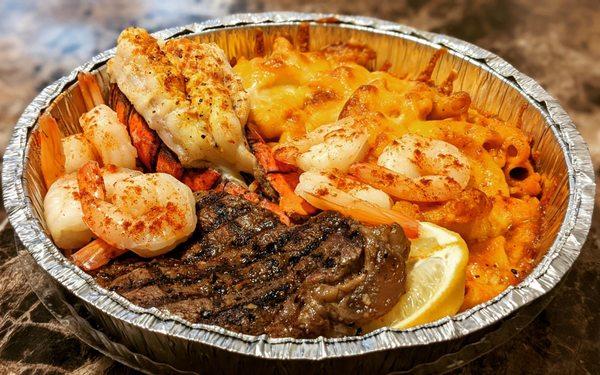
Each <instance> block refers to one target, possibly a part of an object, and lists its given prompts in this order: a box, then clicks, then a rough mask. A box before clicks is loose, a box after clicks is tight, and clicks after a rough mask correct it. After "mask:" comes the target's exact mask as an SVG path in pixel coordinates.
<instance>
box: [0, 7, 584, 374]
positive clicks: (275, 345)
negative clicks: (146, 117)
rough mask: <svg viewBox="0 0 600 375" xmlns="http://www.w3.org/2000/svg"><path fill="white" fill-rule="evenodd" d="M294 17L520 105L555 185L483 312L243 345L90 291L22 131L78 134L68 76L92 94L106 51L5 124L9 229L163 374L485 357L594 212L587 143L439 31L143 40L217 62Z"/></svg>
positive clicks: (491, 103) (314, 19) (359, 28)
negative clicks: (521, 253)
mask: <svg viewBox="0 0 600 375" xmlns="http://www.w3.org/2000/svg"><path fill="white" fill-rule="evenodd" d="M324 21H325V22H324ZM301 22H309V23H310V35H311V38H310V47H311V49H316V48H319V47H322V46H324V45H327V44H330V43H332V42H339V41H345V40H348V39H350V38H354V39H357V40H358V41H360V42H363V43H366V44H368V45H369V46H370V47H371V48H373V49H374V50H375V51H376V52H377V61H376V62H375V65H374V66H373V68H376V67H379V66H381V65H383V64H384V63H385V62H390V63H391V64H392V69H391V70H392V71H394V72H396V73H400V74H406V75H407V76H408V77H414V76H415V75H416V74H417V73H418V72H419V71H420V70H421V69H422V68H423V67H424V66H425V64H426V63H427V61H428V60H429V58H430V56H431V54H432V53H433V51H434V50H436V49H439V48H446V49H447V50H448V51H449V53H447V54H445V55H444V56H443V57H442V59H441V60H440V62H439V63H438V67H437V68H436V70H435V72H434V75H433V77H432V78H433V79H434V80H435V81H436V82H440V81H441V80H442V79H443V78H445V77H446V76H447V75H448V73H449V72H450V70H451V69H455V70H456V71H457V72H458V79H457V80H456V81H455V88H456V89H457V90H464V91H467V92H468V93H469V94H470V95H471V97H472V99H473V106H475V107H476V108H479V109H482V110H485V111H486V112H488V113H492V114H497V115H498V116H500V117H501V118H503V119H505V120H515V119H516V116H517V115H518V110H519V108H520V107H521V106H522V105H523V104H528V105H529V106H528V109H527V110H526V111H525V113H524V117H523V123H524V126H523V128H524V130H525V131H526V132H527V133H528V134H530V135H531V136H532V137H533V139H534V144H533V149H534V151H536V152H538V153H539V162H538V164H537V167H538V169H539V171H540V172H541V174H542V175H543V176H544V177H545V178H547V179H549V181H552V182H553V183H554V184H555V186H557V188H556V189H554V190H553V191H552V195H551V196H550V197H549V199H548V202H549V203H548V205H547V207H546V218H547V221H548V223H549V225H548V226H547V228H546V230H545V232H544V237H543V238H542V245H543V246H544V248H547V249H548V250H547V252H545V253H544V254H542V256H540V259H538V264H537V266H536V267H535V269H534V270H533V271H532V273H531V274H530V275H529V276H528V277H527V278H526V279H525V280H523V281H522V282H521V283H520V284H518V285H516V286H514V287H510V288H508V289H507V290H505V291H504V292H503V293H501V294H500V295H498V296H497V297H495V298H494V299H492V300H490V301H488V302H486V303H484V304H481V305H478V306H475V307H473V308H471V309H469V310H467V311H465V312H462V313H460V314H458V315H455V316H452V317H448V318H444V319H441V320H438V321H436V322H432V323H429V324H425V325H422V326H418V327H414V328H411V329H408V330H404V331H398V330H393V329H388V328H382V329H379V330H377V331H374V332H372V333H369V334H367V335H364V336H356V337H345V338H335V339H327V338H318V339H291V338H270V337H267V336H266V335H261V336H250V335H244V334H240V333H235V332H231V331H228V330H226V329H223V328H221V327H217V326H212V325H205V324H192V323H190V322H188V321H185V320H183V319H182V318H179V317H177V316H175V315H172V314H169V313H166V312H164V311H160V310H158V309H154V308H149V309H146V308H141V307H138V306H136V305H133V304H132V303H130V302H129V301H127V300H126V299H125V298H123V297H121V296H119V295H118V294H116V293H114V292H110V291H108V290H106V289H103V288H101V287H100V286H99V285H98V284H96V282H95V281H94V280H93V278H92V277H91V276H89V275H87V274H86V273H85V272H83V271H81V270H80V269H79V268H77V267H76V266H75V265H73V264H72V263H70V262H69V261H68V260H67V259H66V258H65V257H64V256H63V255H62V253H61V252H60V250H59V249H58V248H56V246H55V245H54V244H53V243H52V241H51V240H50V237H49V235H48V231H47V228H46V224H45V223H44V219H43V204H42V203H43V196H44V194H45V187H44V183H43V180H42V178H41V171H40V152H39V141H38V139H37V137H35V136H33V134H35V132H34V130H35V128H36V126H37V119H38V117H39V115H40V114H41V113H42V112H43V111H44V110H46V111H50V112H51V113H52V115H53V116H54V117H55V118H57V120H58V122H59V126H60V127H61V128H62V131H63V133H64V134H73V133H76V132H79V131H80V129H79V125H78V118H79V116H80V115H81V114H82V113H83V112H84V111H85V106H84V103H83V98H82V96H81V93H80V91H79V88H78V87H77V84H76V75H77V73H78V72H80V71H91V72H94V73H95V74H97V75H98V77H99V78H100V81H101V84H102V88H103V90H104V91H105V94H106V90H107V89H108V78H107V76H106V72H105V63H106V61H107V60H108V59H109V58H110V57H112V56H113V54H114V49H112V50H108V51H106V52H103V53H101V54H99V55H98V56H96V57H94V58H93V59H92V60H90V61H89V62H87V63H85V64H83V65H82V66H80V67H78V68H77V69H75V70H74V71H72V72H71V73H70V74H68V75H67V76H65V77H63V78H61V79H59V80H58V81H56V82H55V83H53V84H51V85H50V86H48V87H46V88H45V89H44V90H43V91H42V92H41V93H40V94H39V95H38V96H37V97H36V98H35V99H34V100H33V102H32V103H31V104H30V105H29V106H28V107H27V108H26V110H25V112H24V113H23V115H22V116H21V118H20V119H19V121H18V123H17V125H16V126H15V129H14V131H13V135H12V138H11V141H10V144H9V146H8V148H7V150H6V153H5V156H4V166H3V171H2V184H3V188H4V204H5V207H6V209H7V212H8V215H9V218H10V221H11V223H12V225H13V227H14V228H15V231H16V233H17V234H18V236H19V238H20V240H21V241H22V243H23V245H24V248H25V249H26V251H27V252H29V254H31V256H32V257H33V260H34V261H35V263H37V265H38V266H39V267H41V268H42V269H44V270H45V271H46V272H47V273H48V274H49V275H50V276H51V277H52V278H53V279H54V280H56V281H57V282H58V284H59V285H61V287H62V288H64V289H66V290H68V291H69V293H70V294H72V295H74V296H75V297H76V298H77V299H78V300H79V301H81V303H82V304H83V305H85V306H86V307H87V309H88V310H89V311H90V313H91V314H92V316H93V317H94V319H95V320H96V321H97V322H98V323H99V324H100V325H101V328H102V330H103V331H105V332H107V333H108V334H110V335H111V337H112V338H113V339H114V340H115V341H118V342H120V343H121V344H123V345H124V346H125V347H127V348H129V349H131V350H132V351H133V352H135V353H141V354H142V355H144V356H146V357H147V358H150V359H151V360H152V361H156V362H157V363H158V362H161V363H166V364H168V365H169V366H170V367H168V368H172V369H173V370H174V371H175V369H176V370H182V371H201V372H210V371H211V370H213V371H217V370H221V371H243V370H248V369H249V367H248V366H254V367H253V369H256V370H260V371H261V372H262V373H267V372H270V373H281V372H284V373H286V372H303V373H308V372H322V371H327V370H336V371H352V372H355V371H366V372H387V371H392V370H398V371H425V370H424V369H426V368H429V369H431V367H423V366H424V364H428V363H429V364H431V363H438V364H439V366H438V367H437V368H436V371H439V370H441V369H449V368H452V367H456V366H458V365H460V364H461V363H464V361H465V360H466V357H465V358H463V359H461V357H460V356H461V354H460V353H465V348H471V349H469V353H472V352H483V351H485V350H489V349H490V347H489V345H487V346H486V345H482V344H481V343H482V342H483V343H485V342H486V339H487V338H488V337H492V336H493V335H494V334H496V335H498V332H501V331H503V330H504V331H506V332H508V330H514V329H515V325H514V324H512V325H511V324H510V322H514V321H515V319H517V318H518V317H519V316H522V315H523V314H522V312H523V311H527V310H529V311H531V310H532V309H534V307H535V306H538V307H539V306H542V305H544V301H547V300H548V298H550V296H551V295H552V293H553V289H554V288H555V286H556V285H557V284H558V283H559V282H560V280H561V279H562V278H563V277H564V276H565V274H566V273H567V272H568V270H569V268H570V267H571V265H572V264H573V262H574V261H575V259H576V258H577V256H578V255H579V252H580V251H581V247H582V245H583V243H584V241H585V238H586V236H587V234H588V230H589V227H590V222H591V215H592V209H593V206H594V193H595V184H594V172H593V168H592V163H591V159H590V155H589V151H588V148H587V146H586V144H585V143H584V141H583V139H582V138H581V136H580V135H579V133H578V132H577V130H576V128H575V126H574V125H573V123H572V122H571V119H570V118H569V116H568V115H567V114H566V113H565V112H564V110H563V109H562V108H561V106H560V105H559V104H558V102H557V101H556V100H555V99H554V98H552V97H551V96H550V95H549V94H548V93H547V92H546V91H544V90H543V89H542V88H541V87H540V86H539V84H537V83H536V82H535V81H534V80H533V79H531V78H529V77H527V76H525V75H524V74H522V73H520V72H518V71H517V70H516V69H515V68H514V67H512V66H511V65H510V64H508V63H507V62H506V61H504V60H502V59H501V58H499V57H498V56H496V55H494V54H492V53H491V52H488V51H486V50H483V49H481V48H479V47H476V46H474V45H472V44H469V43H467V42H464V41H461V40H458V39H455V38H452V37H448V36H445V35H439V34H434V33H429V32H424V31H419V30H415V29H413V28H410V27H407V26H403V25H399V24H396V23H392V22H387V21H382V20H378V19H373V18H367V17H354V16H342V15H331V14H306V13H289V12H277V13H261V14H238V15H232V16H228V17H223V18H219V19H214V20H209V21H206V22H202V23H195V24H191V25H187V26H183V27H176V28H171V29H167V30H163V31H159V32H157V33H155V36H157V37H161V38H173V37H197V38H199V39H200V40H202V41H213V42H216V43H217V44H219V45H220V46H221V47H222V48H223V49H224V50H225V52H226V53H227V54H228V55H229V57H234V56H247V57H252V56H253V55H254V43H255V38H254V36H255V34H256V32H257V30H258V29H260V30H262V31H263V33H264V40H265V42H266V47H267V52H268V51H269V47H270V45H271V43H270V42H271V41H272V40H273V39H274V37H275V36H277V35H286V36H288V37H290V38H292V39H295V38H296V35H297V32H298V26H299V25H300V23H301ZM536 311H539V308H538V309H537V310H536ZM519 313H521V315H519ZM525 320H527V319H525ZM517 321H518V319H517ZM520 321H521V322H523V318H521V320H520ZM521 324H523V323H521ZM511 327H512V328H511ZM82 329H85V328H82ZM500 336H502V335H500ZM504 337H510V335H508V336H507V334H505V335H504ZM472 348H475V349H472ZM477 348H479V349H477ZM486 348H487V349H486ZM453 354H454V355H455V356H454V357H453V356H452V355H453ZM463 355H464V354H463ZM471 357H473V355H470V357H469V358H471ZM440 366H441V367H440Z"/></svg>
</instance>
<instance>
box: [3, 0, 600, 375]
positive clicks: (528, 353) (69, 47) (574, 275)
mask: <svg viewBox="0 0 600 375" xmlns="http://www.w3.org/2000/svg"><path fill="white" fill-rule="evenodd" d="M274 10H294V11H310V12H325V13H342V14H356V15H365V16H374V17H379V18H382V19H386V20H391V21H396V22H399V23H403V24H407V25H410V26H413V27H416V28H421V29H424V30H429V31H434V32H439V33H444V34H449V35H452V36H454V37H458V38H461V39H464V40H467V41H469V42H472V43H474V44H477V45H479V46H481V47H483V48H485V49H488V50H491V51H492V52H494V53H496V54H498V55H500V56H501V57H502V58H504V59H506V60H508V61H509V62H510V63H512V64H513V65H514V66H515V67H516V68H517V69H519V70H520V71H522V72H524V73H525V74H527V75H530V76H531V77H533V78H534V79H536V80H537V81H538V82H540V83H541V85H542V86H543V87H544V88H546V90H548V91H549V92H550V94H552V95H553V96H555V97H556V98H558V99H559V101H560V102H561V104H562V105H563V106H564V108H565V109H566V110H567V112H568V113H569V114H570V115H571V117H572V118H573V120H574V122H575V123H576V125H577V126H578V128H579V130H580V132H581V133H582V134H583V136H584V138H585V139H586V141H587V142H588V144H589V146H590V151H591V153H592V158H593V160H594V163H595V167H596V171H598V168H599V166H600V63H599V62H600V2H599V1H598V0H552V1H536V0H456V1H450V0H430V1H427V0H394V1H384V0H362V1H357V0H340V1H322V0H319V1H315V0H203V1H192V0H177V1H165V0H152V1H140V0H117V1H76V0H43V1H19V0H0V56H1V58H0V150H2V151H3V150H4V148H5V146H6V143H7V142H8V137H9V135H10V131H11V129H12V127H13V125H14V123H15V122H16V121H17V119H18V117H19V115H20V114H21V112H22V111H23V109H24V107H25V106H26V105H27V104H28V103H29V102H30V101H31V100H32V99H33V98H34V96H35V95H36V94H37V93H38V92H39V91H40V90H41V89H42V88H44V87H45V86H46V85H47V84H49V83H51V82H52V81H54V80H56V79H58V78H59V77H61V76H62V75H64V74H66V73H67V72H69V71H71V70H72V69H73V68H74V67H76V66H78V65H80V64H81V63H83V62H85V61H86V60H88V59H89V58H90V57H92V56H93V55H95V54H97V53H99V52H101V51H103V50H105V49H108V48H111V47H113V46H114V45H115V43H116V37H117V36H118V33H119V32H120V31H121V30H122V29H123V28H125V27H127V26H130V25H137V26H141V27H144V28H147V29H149V30H152V31H153V30H158V29H162V28H165V27H170V26H176V25H183V24H187V23H191V22H195V21H202V20H205V19H208V18H212V17H216V16H221V15H225V14H231V13H240V12H264V11H274ZM596 197H597V202H598V201H600V198H599V197H600V194H598V193H597V195H596ZM0 211H3V210H0ZM4 217H5V215H4V213H3V212H1V216H0V218H4ZM0 229H2V233H1V235H0V369H2V368H4V369H6V370H7V371H6V372H12V373H43V374H46V373H48V374H49V373H80V374H87V373H90V374H95V373H127V372H128V371H127V370H126V369H125V368H124V367H122V366H121V365H119V364H116V363H115V362H113V361H112V360H110V359H109V358H106V357H104V356H102V355H101V354H99V353H97V352H95V351H94V350H92V349H90V348H88V347H86V346H85V345H84V344H82V343H80V342H79V341H78V339H77V338H76V337H74V336H73V335H72V334H71V333H70V332H69V331H68V330H67V329H66V328H65V327H63V326H62V325H61V324H60V323H58V322H56V321H54V320H53V319H52V317H51V316H50V315H49V314H48V312H47V311H46V310H45V308H44V307H43V306H42V305H41V304H40V303H39V301H37V298H36V297H35V295H34V294H33V293H32V292H31V291H30V290H29V288H28V286H27V283H26V279H27V277H26V275H23V274H22V273H20V272H19V269H18V262H15V260H14V257H15V254H14V250H13V248H14V243H13V241H14V239H13V234H12V231H11V230H10V225H9V224H7V223H6V221H5V220H4V221H3V223H2V224H0ZM598 230H600V222H599V219H598V215H597V214H596V215H595V218H594V224H593V229H592V233H591V235H590V237H589V239H588V243H587V244H586V246H585V249H584V252H583V253H582V255H581V257H580V258H579V260H578V261H577V263H576V265H575V267H574V269H573V271H572V272H571V273H570V275H569V276H568V278H567V280H566V282H565V285H563V286H562V289H561V293H557V294H558V296H557V297H556V298H555V300H554V301H553V302H552V303H551V304H550V306H549V307H548V308H547V309H546V311H545V312H544V313H542V314H541V315H540V316H539V317H538V318H537V319H536V320H535V321H534V322H533V323H532V324H531V325H530V326H529V327H528V328H526V329H525V330H524V331H523V332H521V333H520V334H519V335H518V336H516V337H515V339H513V340H512V341H511V342H510V343H509V344H506V345H504V346H503V347H501V348H499V349H497V350H495V351H493V352H492V353H490V354H488V355H486V356H484V357H483V358H481V359H479V360H477V361H475V362H474V363H471V364H470V365H468V366H467V367H466V368H464V369H463V370H462V372H463V373H497V372H500V373H521V372H523V371H524V368H527V369H528V371H527V372H534V373H548V372H550V373H557V374H559V373H560V374H562V373H586V372H587V373H600V364H599V363H598V362H599V359H598V358H600V250H599V244H600V241H599V239H598V235H597V234H598ZM524 366H526V367H524ZM0 372H1V371H0Z"/></svg>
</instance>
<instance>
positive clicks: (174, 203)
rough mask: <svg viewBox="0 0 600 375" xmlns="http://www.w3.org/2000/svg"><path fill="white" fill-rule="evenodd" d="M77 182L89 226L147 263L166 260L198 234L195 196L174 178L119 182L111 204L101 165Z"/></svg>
mask: <svg viewBox="0 0 600 375" xmlns="http://www.w3.org/2000/svg"><path fill="white" fill-rule="evenodd" d="M77 180H78V183H79V195H80V202H81V208H82V211H83V220H84V222H85V223H86V224H87V225H88V227H89V228H90V229H91V230H92V232H93V233H94V234H95V235H96V236H98V237H99V238H101V239H102V240H104V241H105V242H107V243H108V244H110V245H112V246H114V247H116V248H118V249H129V250H131V251H133V252H135V253H136V254H138V255H139V256H142V257H153V256H157V255H161V254H164V253H166V252H167V251H169V250H172V249H173V248H174V247H175V246H177V245H178V244H179V243H181V242H183V241H185V240H186V239H187V238H188V237H189V236H190V235H191V234H192V232H193V231H194V229H195V228H196V220H197V219H196V210H195V201H194V195H193V193H192V191H191V190H190V188H189V187H187V186H186V185H184V184H183V183H181V182H179V181H177V179H175V178H174V177H173V176H171V175H168V174H165V173H151V174H142V175H139V176H134V177H131V178H126V179H124V180H120V181H117V182H116V183H115V184H114V191H115V192H114V195H113V197H112V199H109V197H108V196H107V191H106V186H105V181H104V179H103V178H102V175H101V173H100V168H99V167H98V163H96V162H89V163H87V164H86V165H84V166H83V167H82V168H81V169H80V170H79V172H78V174H77Z"/></svg>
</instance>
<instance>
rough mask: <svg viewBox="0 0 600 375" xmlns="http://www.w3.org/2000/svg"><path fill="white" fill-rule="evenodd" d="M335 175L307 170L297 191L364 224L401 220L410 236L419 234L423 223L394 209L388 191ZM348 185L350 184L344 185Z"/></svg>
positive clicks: (400, 223)
mask: <svg viewBox="0 0 600 375" xmlns="http://www.w3.org/2000/svg"><path fill="white" fill-rule="evenodd" d="M332 176H333V175H331V174H326V173H323V172H304V173H303V174H302V175H300V183H299V184H298V186H296V194H298V195H299V196H301V197H302V198H304V199H306V200H307V201H308V203H310V204H312V205H313V206H315V207H318V208H320V209H322V210H333V211H338V212H340V213H341V214H343V215H346V216H350V217H352V218H354V219H356V220H359V221H361V222H364V223H368V224H375V225H378V224H392V223H397V224H399V225H400V226H402V228H403V229H404V232H405V233H406V235H407V236H408V237H410V238H415V237H417V235H418V227H419V222H418V221H416V220H414V219H411V218H409V217H407V216H404V215H402V214H401V213H399V212H397V211H394V210H391V209H390V206H391V200H390V198H389V196H387V194H385V193H384V192H382V191H380V190H377V189H375V188H372V187H370V186H368V185H364V184H361V183H360V182H356V181H352V180H350V179H348V178H338V179H336V178H331V177H332ZM346 184H347V185H348V186H344V185H346ZM343 189H345V190H346V191H344V190H343Z"/></svg>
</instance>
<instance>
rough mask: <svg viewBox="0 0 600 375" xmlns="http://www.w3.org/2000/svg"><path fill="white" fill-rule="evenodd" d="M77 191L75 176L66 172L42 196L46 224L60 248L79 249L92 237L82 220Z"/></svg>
mask: <svg viewBox="0 0 600 375" xmlns="http://www.w3.org/2000/svg"><path fill="white" fill-rule="evenodd" d="M78 191H79V189H78V187H77V178H76V177H75V175H74V174H68V175H64V176H62V177H60V178H58V179H57V180H56V181H54V183H53V184H52V185H51V186H50V188H49V189H48V193H46V196H45V197H44V217H45V219H46V225H48V230H49V231H50V235H51V236H52V239H53V240H54V243H55V244H56V246H58V247H60V248H61V249H79V248H80V247H82V246H83V245H85V244H87V243H88V242H90V241H91V240H92V238H93V237H94V234H93V233H92V231H91V230H90V229H89V228H88V227H87V225H85V223H84V222H83V214H82V212H81V205H80V204H79V200H78Z"/></svg>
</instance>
